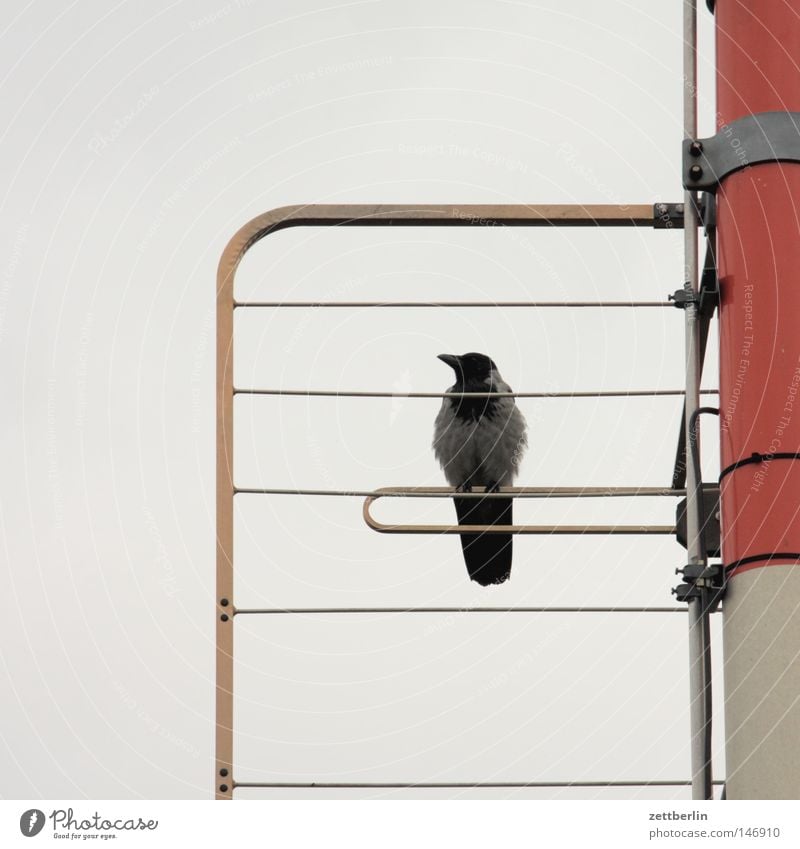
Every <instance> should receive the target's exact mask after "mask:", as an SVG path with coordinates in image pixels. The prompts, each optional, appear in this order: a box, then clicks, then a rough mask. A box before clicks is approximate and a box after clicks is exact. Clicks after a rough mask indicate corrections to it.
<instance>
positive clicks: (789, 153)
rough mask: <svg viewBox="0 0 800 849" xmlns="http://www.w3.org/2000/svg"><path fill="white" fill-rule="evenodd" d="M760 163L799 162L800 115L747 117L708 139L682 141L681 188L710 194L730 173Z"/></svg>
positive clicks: (775, 114) (781, 114) (772, 113)
mask: <svg viewBox="0 0 800 849" xmlns="http://www.w3.org/2000/svg"><path fill="white" fill-rule="evenodd" d="M763 162H800V112H760V113H757V114H755V115H746V116H745V117H744V118H739V119H738V120H736V121H731V123H730V124H726V125H725V126H723V127H722V129H721V130H720V131H719V132H718V133H717V134H716V135H715V136H711V137H710V138H707V139H693V140H692V139H685V140H684V142H683V186H684V188H685V189H687V190H689V191H694V190H701V189H702V190H705V191H708V192H713V191H716V189H717V186H718V185H719V184H720V182H721V181H722V180H723V179H724V178H725V177H727V176H728V175H729V174H732V173H733V172H734V171H740V170H741V169H743V168H747V167H748V166H750V165H758V164H759V163H763Z"/></svg>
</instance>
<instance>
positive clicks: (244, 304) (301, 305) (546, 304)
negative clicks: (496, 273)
mask: <svg viewBox="0 0 800 849" xmlns="http://www.w3.org/2000/svg"><path fill="white" fill-rule="evenodd" d="M234 307H236V308H237V309H239V308H247V309H252V308H254V307H256V308H258V307H261V308H265V307H268V308H275V309H278V308H288V309H320V308H323V309H329V308H332V307H333V308H335V307H346V308H349V309H362V308H370V309H374V308H387V307H391V308H393V309H397V308H402V307H412V308H414V309H426V308H431V307H433V308H439V309H443V308H458V309H461V308H462V307H467V308H483V307H489V308H497V307H501V308H514V309H516V308H520V307H523V308H525V307H527V308H533V309H547V308H554V309H564V308H572V307H575V308H579V309H580V308H590V309H591V308H599V309H614V308H625V307H628V308H633V307H635V308H639V309H641V308H648V307H651V308H652V307H657V308H660V307H671V308H672V309H675V304H674V303H672V302H671V301H236V303H235V304H234Z"/></svg>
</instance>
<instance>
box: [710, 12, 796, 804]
mask: <svg viewBox="0 0 800 849" xmlns="http://www.w3.org/2000/svg"><path fill="white" fill-rule="evenodd" d="M715 16H716V42H717V110H718V117H717V125H718V129H719V131H720V132H721V133H722V134H723V137H724V138H727V139H729V140H730V143H731V145H732V146H734V147H737V149H742V150H743V151H744V154H745V155H746V153H747V147H748V145H747V139H746V138H742V139H740V138H737V133H736V132H735V130H734V129H732V128H731V127H730V124H731V122H732V121H735V120H737V119H739V118H742V117H744V116H749V115H756V116H757V115H759V114H760V113H763V112H776V111H781V112H783V111H792V112H797V111H800V67H799V66H798V56H800V0H781V2H779V3H776V2H773V0H748V2H746V3H745V2H742V0H717V3H716V9H715ZM795 129H796V133H797V136H798V138H800V125H798V126H797V127H796V128H795ZM717 242H718V251H717V258H718V262H719V275H720V309H719V328H720V357H719V361H720V415H721V429H720V454H721V465H722V468H723V470H725V469H730V468H731V467H732V464H734V463H737V462H738V461H740V460H742V459H744V458H748V457H750V458H752V455H753V454H756V455H757V457H758V456H762V457H764V458H765V459H764V460H762V461H760V462H751V463H749V464H747V465H743V466H738V467H735V468H733V469H732V470H731V471H730V472H729V473H727V474H724V476H723V478H722V482H721V499H722V502H721V503H722V530H723V538H722V556H723V560H724V562H725V564H726V566H727V567H728V587H727V592H726V595H725V600H724V603H723V650H724V669H725V675H724V677H725V754H726V765H727V776H726V788H727V798H729V799H798V798H800V566H798V562H800V460H798V459H793V457H792V455H793V454H795V453H797V452H800V333H799V332H798V321H800V286H798V281H797V275H798V268H800V164H798V163H794V162H781V163H778V162H763V163H756V164H750V165H748V166H747V167H745V168H744V169H743V170H739V171H736V172H734V173H732V174H730V175H728V176H727V177H725V178H724V179H723V180H722V182H721V185H720V187H719V189H718V191H717ZM781 454H783V455H784V456H783V457H779V456H775V455H781ZM786 455H788V456H786Z"/></svg>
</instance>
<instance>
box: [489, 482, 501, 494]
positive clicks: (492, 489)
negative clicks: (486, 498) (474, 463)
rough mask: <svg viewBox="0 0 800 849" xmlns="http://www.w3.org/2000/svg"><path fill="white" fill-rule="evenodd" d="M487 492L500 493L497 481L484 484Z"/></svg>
mask: <svg viewBox="0 0 800 849" xmlns="http://www.w3.org/2000/svg"><path fill="white" fill-rule="evenodd" d="M486 491H487V492H500V484H499V483H497V481H493V482H492V483H489V484H486Z"/></svg>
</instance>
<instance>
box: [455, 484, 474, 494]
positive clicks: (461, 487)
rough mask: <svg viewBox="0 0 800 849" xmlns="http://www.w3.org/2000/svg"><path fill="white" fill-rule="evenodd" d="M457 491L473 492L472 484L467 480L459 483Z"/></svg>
mask: <svg viewBox="0 0 800 849" xmlns="http://www.w3.org/2000/svg"><path fill="white" fill-rule="evenodd" d="M456 492H472V484H471V483H469V481H467V483H462V484H459V485H458V486H457V487H456Z"/></svg>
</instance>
